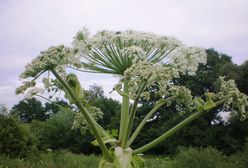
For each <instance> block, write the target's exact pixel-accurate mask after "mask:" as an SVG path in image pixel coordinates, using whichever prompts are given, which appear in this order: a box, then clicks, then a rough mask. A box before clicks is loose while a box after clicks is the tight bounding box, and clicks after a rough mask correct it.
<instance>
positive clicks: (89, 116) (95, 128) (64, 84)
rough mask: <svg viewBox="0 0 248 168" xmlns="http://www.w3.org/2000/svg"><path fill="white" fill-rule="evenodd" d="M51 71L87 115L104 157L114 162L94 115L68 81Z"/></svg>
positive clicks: (85, 115)
mask: <svg viewBox="0 0 248 168" xmlns="http://www.w3.org/2000/svg"><path fill="white" fill-rule="evenodd" d="M51 72H52V73H53V74H54V76H55V77H56V78H57V79H58V80H59V82H60V83H61V84H62V85H63V87H64V88H65V90H66V91H67V92H68V94H70V96H71V98H72V99H74V100H75V101H76V102H75V105H76V106H77V107H78V109H79V110H80V111H81V113H82V114H83V116H84V117H85V119H86V121H87V123H88V124H89V126H90V128H91V130H92V132H93V134H94V136H95V137H96V140H97V142H98V144H99V146H100V148H101V150H102V152H103V157H104V158H105V159H106V161H109V162H113V159H112V157H111V156H110V154H109V151H108V149H107V147H106V145H105V144H104V143H103V141H102V139H101V136H100V133H99V131H98V129H97V126H96V125H95V123H96V121H95V120H94V119H93V118H92V116H91V115H90V114H89V112H88V110H87V109H86V108H85V107H84V106H83V105H82V104H81V102H79V101H77V98H76V96H75V93H74V91H73V90H72V89H71V87H70V86H69V85H68V83H67V82H66V81H65V80H63V78H62V77H61V76H60V75H59V74H58V73H57V72H56V71H55V70H51Z"/></svg>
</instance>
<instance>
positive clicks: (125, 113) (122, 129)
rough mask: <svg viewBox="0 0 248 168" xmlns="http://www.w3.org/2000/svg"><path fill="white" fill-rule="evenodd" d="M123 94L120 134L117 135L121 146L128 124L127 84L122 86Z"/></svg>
mask: <svg viewBox="0 0 248 168" xmlns="http://www.w3.org/2000/svg"><path fill="white" fill-rule="evenodd" d="M123 93H124V94H125V95H123V96H122V104H121V122H120V133H119V141H120V142H121V144H122V147H124V146H123V143H122V142H123V138H124V134H125V132H126V129H127V123H128V119H129V118H128V117H129V111H128V108H129V97H128V96H127V95H128V83H127V82H124V86H123Z"/></svg>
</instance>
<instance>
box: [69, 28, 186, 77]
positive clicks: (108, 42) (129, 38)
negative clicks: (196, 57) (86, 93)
mask: <svg viewBox="0 0 248 168" xmlns="http://www.w3.org/2000/svg"><path fill="white" fill-rule="evenodd" d="M182 45H183V44H182V43H181V42H180V41H179V40H177V39H175V38H172V37H167V36H159V35H156V34H152V33H144V32H137V31H131V30H128V31H123V32H113V31H101V32H98V33H97V34H95V35H93V36H89V32H88V30H87V29H82V30H81V31H79V32H78V33H77V34H76V36H75V37H74V41H73V46H74V48H76V49H77V50H79V52H80V54H81V55H82V56H83V57H84V58H85V60H87V62H86V63H87V64H88V65H91V66H95V67H104V66H106V65H107V66H108V65H112V64H118V65H119V66H117V67H118V68H122V71H121V72H122V74H120V75H123V73H124V71H125V70H126V69H127V68H129V67H130V66H131V64H130V62H131V63H132V62H137V60H139V59H141V60H144V59H147V60H148V61H149V62H153V63H157V62H159V61H161V60H162V59H163V58H164V57H165V56H167V54H169V53H170V52H172V51H173V50H174V49H176V48H177V47H180V46H182ZM95 54H97V55H98V56H100V57H95V56H94V55H95ZM113 55H115V56H117V57H113ZM106 62H107V63H106ZM91 66H87V67H86V68H88V69H90V68H92V67H91ZM108 67H109V66H108ZM114 67H116V66H114ZM91 70H93V71H94V70H96V68H92V69H91Z"/></svg>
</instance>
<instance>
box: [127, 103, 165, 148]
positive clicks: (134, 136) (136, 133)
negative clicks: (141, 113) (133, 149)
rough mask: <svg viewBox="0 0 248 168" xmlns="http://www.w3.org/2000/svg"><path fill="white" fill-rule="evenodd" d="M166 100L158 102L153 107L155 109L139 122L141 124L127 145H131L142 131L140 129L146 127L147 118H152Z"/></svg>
mask: <svg viewBox="0 0 248 168" xmlns="http://www.w3.org/2000/svg"><path fill="white" fill-rule="evenodd" d="M165 103H166V102H165V101H163V102H159V103H158V104H156V105H155V107H153V109H152V110H151V111H150V112H149V113H148V114H147V115H146V117H145V118H144V119H143V120H142V121H141V123H140V124H139V126H138V127H137V128H136V130H135V131H134V133H133V135H132V136H131V138H130V139H129V141H128V142H127V146H131V145H132V143H133V141H134V140H135V138H136V137H137V136H138V134H139V133H140V131H141V130H142V128H143V127H144V125H145V124H146V122H147V120H148V119H150V118H151V116H152V115H153V114H154V113H155V112H156V111H157V110H158V109H159V108H160V107H161V106H163V105H164V104H165Z"/></svg>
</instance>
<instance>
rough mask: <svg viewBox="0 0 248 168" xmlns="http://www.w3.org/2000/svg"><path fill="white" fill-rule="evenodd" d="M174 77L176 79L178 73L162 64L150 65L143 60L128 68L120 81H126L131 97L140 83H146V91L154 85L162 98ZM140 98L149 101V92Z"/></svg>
mask: <svg viewBox="0 0 248 168" xmlns="http://www.w3.org/2000/svg"><path fill="white" fill-rule="evenodd" d="M175 77H178V71H177V70H176V69H175V68H173V67H170V66H165V65H162V64H152V63H150V62H148V61H147V60H143V61H139V62H137V63H134V64H133V65H132V66H131V67H130V68H128V69H127V70H126V71H125V73H124V76H123V77H122V78H121V80H120V81H121V82H122V81H128V85H129V93H130V95H131V97H135V95H136V93H137V91H138V89H139V87H140V85H141V84H142V82H146V88H148V89H149V88H150V87H152V86H154V85H156V86H158V88H159V89H158V94H159V95H160V96H162V95H164V94H165V93H166V92H167V89H168V87H169V86H170V85H172V79H173V78H175ZM141 96H142V97H144V98H146V99H149V98H150V94H149V90H148V91H146V92H143V93H142V94H141Z"/></svg>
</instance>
